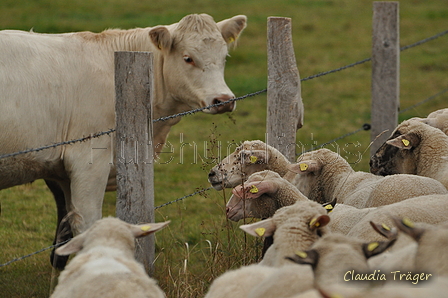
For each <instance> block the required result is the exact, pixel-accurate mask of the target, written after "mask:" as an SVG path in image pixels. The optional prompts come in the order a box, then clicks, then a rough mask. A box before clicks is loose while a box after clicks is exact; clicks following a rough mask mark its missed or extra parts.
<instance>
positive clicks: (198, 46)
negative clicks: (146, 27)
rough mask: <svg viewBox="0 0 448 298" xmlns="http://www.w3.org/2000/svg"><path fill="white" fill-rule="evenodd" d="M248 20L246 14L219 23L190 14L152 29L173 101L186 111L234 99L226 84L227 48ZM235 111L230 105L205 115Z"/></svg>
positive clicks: (208, 111)
mask: <svg viewBox="0 0 448 298" xmlns="http://www.w3.org/2000/svg"><path fill="white" fill-rule="evenodd" d="M246 21H247V18H246V16H243V15H239V16H235V17H233V18H230V19H227V20H223V21H221V22H218V23H215V21H214V20H213V18H212V17H211V16H209V15H206V14H201V15H188V16H186V17H184V18H183V19H182V20H181V21H180V22H179V23H177V24H174V25H172V26H157V27H154V28H152V29H151V31H150V33H149V34H150V37H151V40H152V42H153V43H154V44H155V46H156V48H157V49H158V50H159V51H160V54H161V55H162V58H161V59H162V61H161V62H162V63H161V67H162V68H163V69H162V72H163V84H164V89H165V90H166V91H167V92H168V96H170V97H171V98H172V99H174V100H175V101H177V102H178V103H182V104H183V105H185V106H187V107H185V108H184V110H188V109H196V108H203V107H207V106H210V105H212V104H219V103H222V102H226V101H228V100H230V99H232V98H234V97H235V96H234V94H233V93H232V91H231V90H230V89H229V87H228V86H227V85H226V83H225V81H224V66H225V62H226V57H227V55H228V47H229V46H230V45H235V42H236V40H237V38H238V36H239V34H240V33H241V32H242V31H243V29H244V28H245V27H246ZM234 108H235V103H234V102H231V103H228V104H224V105H220V106H217V107H212V108H209V109H206V110H204V112H206V113H210V114H217V113H224V112H229V111H233V109H234Z"/></svg>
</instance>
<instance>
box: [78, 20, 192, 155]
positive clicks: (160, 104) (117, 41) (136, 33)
mask: <svg viewBox="0 0 448 298" xmlns="http://www.w3.org/2000/svg"><path fill="white" fill-rule="evenodd" d="M83 34H84V38H86V39H89V38H90V39H95V40H104V42H105V43H108V44H110V45H111V46H112V48H113V51H114V52H115V51H149V52H152V53H153V55H154V92H153V99H152V101H153V104H152V107H153V111H152V114H153V119H159V118H161V117H166V116H170V115H174V114H177V113H181V112H185V111H188V110H190V108H189V107H188V106H187V105H185V104H182V103H181V102H180V101H176V99H175V98H172V97H171V96H170V92H169V91H168V90H167V89H166V87H165V84H164V81H163V64H164V59H163V55H162V53H161V51H160V50H159V49H157V48H156V47H155V46H154V44H153V43H152V42H151V40H150V38H149V28H137V29H132V30H106V31H104V32H102V33H99V34H94V33H87V32H86V33H83ZM179 121H180V117H177V118H173V119H169V120H166V121H159V122H156V123H154V125H153V138H154V152H160V151H161V147H163V146H162V145H160V144H165V141H166V138H167V136H168V133H169V131H170V129H171V126H173V125H175V124H177V123H178V122H179ZM158 144H159V145H158Z"/></svg>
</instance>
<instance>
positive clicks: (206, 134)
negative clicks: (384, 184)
mask: <svg viewBox="0 0 448 298" xmlns="http://www.w3.org/2000/svg"><path fill="white" fill-rule="evenodd" d="M154 2H155V3H154ZM445 7H446V3H445V0H424V1H423V0H420V1H419V0H405V1H400V37H401V45H402V46H404V45H408V44H410V43H413V42H415V41H418V40H421V39H424V38H426V37H429V36H432V35H434V34H436V33H438V32H441V31H444V30H446V29H447V28H448V20H447V18H446V16H447V13H448V11H447V10H446V9H445ZM0 8H1V9H0V29H21V30H30V29H31V28H33V30H34V31H36V32H50V33H52V32H53V33H57V32H69V31H82V30H89V31H95V32H98V31H101V30H104V29H106V28H117V27H119V28H133V27H147V26H153V25H158V24H170V23H173V22H177V21H178V20H179V19H180V18H181V17H183V16H184V15H186V14H189V13H201V12H205V13H209V14H211V15H212V16H214V18H215V20H221V19H224V18H228V17H231V16H233V15H236V14H246V15H247V16H248V20H249V23H248V27H247V29H246V30H245V32H244V33H243V35H242V36H241V38H240V40H239V45H238V48H237V49H236V50H234V51H232V52H231V53H230V55H231V57H229V58H228V59H227V60H228V63H227V68H226V81H227V83H228V85H229V86H230V87H231V89H232V90H233V91H234V93H235V94H236V95H237V96H241V95H244V94H247V93H250V92H254V91H258V90H262V89H264V88H266V80H267V79H266V78H267V75H266V72H267V57H266V35H267V33H266V20H267V17H268V16H284V17H290V18H292V25H293V28H292V30H293V42H294V46H295V53H296V60H297V65H298V68H299V71H300V74H301V77H302V78H304V77H307V76H309V75H313V74H316V73H319V72H323V71H327V70H330V69H333V68H337V67H340V66H343V65H346V64H349V63H352V62H355V61H358V60H361V59H364V58H367V57H370V56H371V40H372V38H371V31H372V29H371V27H372V2H369V1H352V0H341V1H330V0H299V1H297V0H296V1H291V0H279V1H275V4H274V3H273V2H272V1H268V0H257V1H255V0H247V1H241V0H238V1H236V0H228V1H211V0H195V1H193V0H191V1H180V0H170V1H166V0H163V1H137V0H127V1H123V0H113V1H107V2H104V1H97V0H91V1H85V0H74V1H64V0H56V1H48V0H46V1H24V0H21V1H12V0H4V1H2V4H0ZM447 38H448V37H447V36H444V37H442V38H440V39H438V40H435V41H431V42H429V43H427V44H425V45H421V46H419V47H416V48H413V49H409V50H407V51H405V52H402V53H401V63H400V77H401V82H400V85H401V90H400V101H401V107H402V108H406V107H408V106H411V105H414V104H415V103H417V102H419V101H421V100H423V99H425V98H427V97H429V96H431V95H433V94H435V93H437V92H439V91H441V90H443V89H445V88H446V87H448V86H447V85H446V83H447V81H446V71H447V65H448V56H447V55H446V53H447V47H446V45H447V42H446V40H447ZM370 76H371V65H370V63H365V64H363V65H359V66H356V67H354V68H351V69H348V70H344V71H342V72H338V73H335V74H330V75H327V76H324V77H321V78H317V79H313V80H310V81H306V82H303V83H302V97H303V100H304V106H305V120H304V127H303V128H302V129H301V130H299V131H298V133H297V140H298V141H300V142H301V143H303V144H306V146H305V147H306V148H305V149H310V148H311V145H313V144H322V143H325V142H327V141H329V140H332V139H334V138H337V137H339V136H340V135H343V134H345V133H347V132H351V131H354V130H356V129H358V128H360V127H361V126H362V124H364V123H367V122H370V90H371V87H370ZM447 98H448V95H447V94H445V95H443V96H440V97H438V98H436V99H434V100H432V101H430V102H428V103H426V104H424V105H421V106H418V107H416V108H415V109H412V110H411V111H409V112H406V113H403V114H401V115H400V121H401V120H403V119H406V118H409V117H413V116H425V115H427V114H428V113H429V112H431V111H433V110H436V109H440V108H445V107H447ZM265 119H266V95H265V94H263V95H259V96H256V97H253V98H248V99H245V100H243V101H240V102H238V104H237V109H236V111H235V112H233V113H232V114H226V115H219V116H211V115H205V114H196V115H192V116H188V117H185V118H184V119H183V120H182V121H181V122H180V123H179V124H178V125H177V126H175V127H173V129H172V131H171V134H170V137H169V142H170V143H171V144H172V145H173V148H174V152H173V153H171V154H167V155H165V156H164V157H162V159H161V162H167V161H169V158H170V157H172V158H173V160H172V161H171V162H169V163H166V164H157V165H156V167H155V195H156V198H155V204H156V206H158V205H161V204H163V203H165V202H168V201H171V200H174V199H176V198H179V197H182V196H184V195H187V194H190V193H192V192H194V191H195V190H197V189H200V188H203V187H208V186H209V185H208V183H207V173H208V171H209V169H210V168H211V167H212V163H213V161H216V160H217V158H215V160H214V158H213V157H214V156H218V155H219V154H220V155H221V157H224V156H225V155H226V151H227V149H226V148H227V147H229V148H231V149H230V150H233V148H234V145H233V144H234V143H239V142H241V141H243V140H246V139H249V140H250V139H261V140H264V139H265V130H266V120H265ZM181 136H182V138H183V140H181ZM216 142H219V143H220V145H221V146H222V147H221V150H220V152H218V151H217V150H216V148H214V149H213V144H216ZM369 142H370V133H369V132H364V131H362V132H359V133H357V134H355V135H352V136H350V137H347V138H345V139H342V140H340V141H338V142H337V145H336V144H333V145H332V146H329V148H330V149H337V148H339V150H340V151H341V154H342V155H344V156H347V158H348V160H349V161H350V162H351V163H352V164H353V166H354V168H355V169H356V170H364V171H367V170H368V160H369V156H368V155H369V150H368V146H369ZM182 143H189V144H190V145H191V146H190V145H183V148H184V149H183V150H184V151H183V160H181V151H180V148H181V146H182ZM194 144H196V146H197V152H198V154H199V155H200V156H202V157H203V159H204V160H202V159H201V158H200V157H197V158H195V157H194V156H193V154H194V151H193V149H194ZM204 144H206V145H207V148H209V149H213V150H212V151H213V152H214V155H212V154H209V151H204ZM206 153H207V154H208V157H209V158H208V159H205V158H204V155H205V154H206ZM229 195H230V192H229V191H226V192H225V193H223V192H216V191H208V192H207V193H206V195H205V196H200V195H196V196H194V197H190V198H187V199H185V200H183V201H181V202H179V203H175V204H172V205H168V206H166V207H163V208H160V209H158V210H157V211H156V219H157V221H162V220H167V219H169V220H171V221H172V223H171V224H170V226H169V228H167V229H165V230H163V231H161V232H159V233H157V236H156V248H157V261H156V264H155V265H156V274H155V276H156V278H157V279H158V280H159V282H160V285H161V286H162V288H163V289H164V290H165V291H166V293H167V296H168V297H201V296H203V294H204V292H205V291H206V289H207V287H208V285H209V283H210V282H211V281H212V280H213V278H214V277H216V276H218V275H219V274H221V273H222V272H223V271H225V270H226V269H228V268H234V267H238V266H240V265H242V264H248V263H252V262H255V261H256V260H257V259H258V257H259V254H260V246H261V244H260V241H259V240H256V239H253V238H250V237H246V236H245V235H244V234H243V232H241V231H240V230H239V229H238V225H239V223H230V222H227V221H226V219H225V216H224V204H225V201H226V200H227V199H228V197H229ZM0 203H1V207H2V209H1V211H2V212H1V216H0V239H1V240H0V245H1V251H2V253H1V254H0V263H4V262H6V261H9V260H11V259H13V258H15V257H18V256H22V255H25V254H27V253H30V252H33V251H36V250H39V249H41V248H43V247H46V246H49V245H51V242H52V238H53V231H54V228H55V221H56V210H55V209H56V208H55V206H54V202H53V201H52V198H51V196H50V194H49V192H48V191H47V190H46V189H45V187H44V184H43V182H42V181H37V182H35V183H33V184H31V185H24V186H19V187H14V188H11V189H7V190H2V191H0ZM103 213H104V215H114V214H115V193H108V194H106V199H105V203H104V212H103ZM48 259H49V252H48V251H47V252H43V253H40V254H38V255H35V256H32V257H30V258H27V259H25V260H22V261H19V262H15V263H13V264H11V265H9V266H6V267H2V268H0V297H48V295H49V292H50V287H51V286H50V283H51V277H52V269H51V267H50V266H49V262H48Z"/></svg>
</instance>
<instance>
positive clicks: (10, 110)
mask: <svg viewBox="0 0 448 298" xmlns="http://www.w3.org/2000/svg"><path fill="white" fill-rule="evenodd" d="M245 27H246V17H245V16H243V15H240V16H235V17H233V18H230V19H227V20H223V21H221V22H218V23H215V21H214V20H213V18H212V17H210V16H209V15H205V14H201V15H188V16H186V17H184V18H183V19H182V20H180V21H179V22H178V23H175V24H172V25H168V26H156V27H152V28H150V27H148V28H137V29H131V30H106V31H104V32H102V33H92V32H77V33H65V34H38V33H34V32H23V31H15V30H5V31H0V53H1V54H0V107H1V108H0V128H1V129H0V155H1V154H6V153H10V152H16V151H20V150H24V149H26V148H35V147H39V146H42V145H46V144H51V143H55V142H60V141H66V140H71V139H77V138H80V137H83V136H87V135H89V134H91V133H95V132H100V131H106V130H108V129H110V128H114V127H115V111H114V109H115V102H114V100H115V88H114V52H115V51H150V52H153V53H154V71H155V73H154V80H155V86H154V105H153V114H154V118H155V119H156V118H159V117H162V116H167V115H172V114H175V113H179V112H183V111H187V110H191V109H194V108H200V107H205V106H208V105H210V104H214V103H218V102H223V101H227V100H229V99H231V98H233V97H234V95H233V93H232V91H231V90H230V89H229V88H228V87H227V85H226V83H225V81H224V66H225V61H226V57H227V53H228V46H229V45H231V44H234V42H235V41H236V39H237V38H238V36H239V34H240V33H241V32H242V30H243V29H244V28H245ZM233 109H234V104H233V103H231V104H226V105H223V106H220V107H217V108H212V109H209V110H206V111H205V112H208V113H211V114H216V113H223V112H227V111H232V110H233ZM179 121H180V118H175V119H172V120H168V121H163V122H157V123H155V124H154V145H156V146H157V144H164V143H165V140H166V137H167V135H168V133H169V130H170V128H171V126H173V125H175V124H176V123H178V122H179ZM110 143H111V141H110V137H109V136H104V137H100V138H98V139H95V140H94V146H95V147H96V148H107V149H105V150H92V149H91V147H92V144H91V143H90V142H84V143H80V144H76V145H70V146H60V147H56V148H53V149H48V150H43V151H39V152H33V153H28V154H23V155H17V156H15V157H10V158H4V159H0V189H4V188H8V187H11V186H15V185H20V184H24V183H29V182H32V181H34V180H36V179H41V178H43V179H46V181H51V183H52V185H53V187H55V188H58V187H60V190H61V194H62V192H63V195H64V196H65V202H57V205H58V208H60V209H61V210H59V211H58V213H59V214H65V213H67V212H68V213H69V215H70V216H69V224H70V225H71V226H72V228H73V230H74V232H75V233H76V234H78V233H80V232H83V231H85V230H86V229H87V228H88V227H89V226H90V225H92V224H93V222H95V221H96V220H97V219H99V218H101V209H102V202H103V196H104V191H105V188H106V184H107V181H108V177H109V175H111V176H113V175H114V172H115V170H114V165H113V164H112V165H111V164H110V160H111V154H112V153H111V150H112V148H111V147H112V146H111V144H110ZM158 148H161V146H158ZM159 150H160V149H159ZM92 161H94V162H93V163H92ZM65 208H66V210H62V209H65ZM59 220H60V219H59Z"/></svg>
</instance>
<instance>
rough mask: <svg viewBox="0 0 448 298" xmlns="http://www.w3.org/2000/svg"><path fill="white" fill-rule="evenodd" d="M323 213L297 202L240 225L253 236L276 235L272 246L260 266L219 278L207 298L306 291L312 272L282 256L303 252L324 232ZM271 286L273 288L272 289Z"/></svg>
mask: <svg viewBox="0 0 448 298" xmlns="http://www.w3.org/2000/svg"><path fill="white" fill-rule="evenodd" d="M326 212H327V211H326V209H325V208H323V207H322V206H320V205H319V204H318V203H316V202H312V201H309V200H306V201H298V202H296V203H294V204H293V205H290V206H287V207H283V208H280V209H278V210H277V212H275V214H274V216H273V217H272V218H269V219H265V220H262V221H259V222H256V223H253V224H248V225H242V226H240V228H241V229H242V230H244V231H245V232H247V233H249V234H250V235H253V236H256V237H269V236H272V235H274V232H275V235H274V244H273V245H272V246H271V247H269V249H268V250H267V252H266V254H265V256H264V257H263V260H262V261H261V262H260V263H259V264H255V265H251V266H246V267H241V268H239V269H236V270H232V271H228V272H226V273H224V274H223V275H221V276H220V277H218V278H217V279H216V280H215V281H213V283H212V285H211V286H210V289H209V291H208V293H207V295H206V298H216V297H251V298H252V297H254V298H255V297H257V298H262V297H273V296H272V295H274V294H279V293H281V294H280V295H281V297H288V296H289V295H293V294H295V293H297V292H301V291H306V290H309V289H310V288H311V287H312V285H313V276H312V271H311V269H310V268H307V267H306V266H291V265H290V262H289V261H287V260H286V259H285V256H288V255H290V254H293V253H294V251H295V250H296V249H306V248H307V247H309V246H310V245H311V244H312V243H313V242H314V241H315V240H317V238H318V237H319V236H318V231H322V230H325V225H326V224H327V223H328V221H329V217H328V215H327V214H326ZM266 268H269V269H266ZM272 284H275V285H276V287H275V289H274V288H272V287H271V285H272ZM249 292H250V293H251V294H249Z"/></svg>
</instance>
